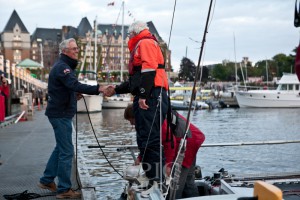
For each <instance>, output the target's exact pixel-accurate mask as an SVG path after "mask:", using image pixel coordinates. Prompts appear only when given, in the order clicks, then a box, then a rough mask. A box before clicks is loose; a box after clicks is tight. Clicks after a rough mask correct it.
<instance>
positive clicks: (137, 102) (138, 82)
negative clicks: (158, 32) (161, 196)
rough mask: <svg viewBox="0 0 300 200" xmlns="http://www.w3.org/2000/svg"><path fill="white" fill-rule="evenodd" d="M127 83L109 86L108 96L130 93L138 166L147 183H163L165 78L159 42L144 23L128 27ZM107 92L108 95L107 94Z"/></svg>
mask: <svg viewBox="0 0 300 200" xmlns="http://www.w3.org/2000/svg"><path fill="white" fill-rule="evenodd" d="M128 33H129V41H128V49H129V51H130V59H129V64H128V69H129V70H128V72H129V80H126V81H124V82H122V83H121V84H120V85H117V86H110V87H109V88H110V90H108V91H107V92H106V95H107V96H112V95H114V94H125V93H131V94H132V95H133V96H134V100H133V111H134V115H135V129H136V132H137V134H136V135H137V137H136V138H137V145H138V148H139V151H140V155H141V157H142V159H141V163H142V167H143V169H144V170H145V173H146V176H147V178H149V180H150V182H152V183H154V182H157V183H162V182H164V176H163V174H162V173H161V170H162V169H161V168H160V167H158V166H160V162H161V160H162V163H164V156H162V158H161V156H160V153H161V151H160V124H161V122H163V121H164V120H165V117H166V114H167V110H168V96H167V90H168V77H167V74H166V71H165V63H164V57H163V54H162V51H161V49H160V46H159V42H158V40H157V39H156V37H155V36H154V35H152V33H151V32H150V31H149V27H148V26H147V24H146V23H145V22H141V21H135V22H133V23H132V24H131V25H130V26H129V28H128ZM109 91H110V93H109V94H108V92H109Z"/></svg>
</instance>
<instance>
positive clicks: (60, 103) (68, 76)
mask: <svg viewBox="0 0 300 200" xmlns="http://www.w3.org/2000/svg"><path fill="white" fill-rule="evenodd" d="M76 66H77V61H76V60H74V59H72V58H70V57H68V56H66V55H64V54H61V56H60V59H59V60H58V61H57V62H56V63H55V64H54V66H53V68H52V70H51V72H50V75H49V80H48V95H49V96H48V104H47V108H46V113H45V114H46V115H47V116H48V117H54V118H72V117H73V116H74V115H75V113H76V110H77V100H76V92H78V93H83V94H94V95H98V94H99V92H98V90H99V85H97V86H90V85H86V84H82V83H80V82H79V81H78V80H77V77H76V73H75V68H76Z"/></svg>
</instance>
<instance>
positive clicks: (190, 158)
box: [162, 114, 205, 168]
mask: <svg viewBox="0 0 300 200" xmlns="http://www.w3.org/2000/svg"><path fill="white" fill-rule="evenodd" d="M178 115H179V117H180V118H182V119H184V120H186V119H185V118H184V117H183V116H182V115H180V114H178ZM190 130H191V133H192V137H191V138H187V139H186V140H187V143H186V151H185V156H184V159H183V162H182V166H184V167H186V168H189V167H190V166H191V165H192V164H193V162H194V160H195V157H196V155H197V152H198V149H199V148H200V147H201V145H202V143H203V142H204V140H205V135H204V134H203V133H202V131H200V130H199V129H198V128H197V127H196V126H194V125H193V124H192V123H191V124H190ZM166 133H167V120H165V121H164V123H163V125H162V144H163V145H164V152H165V157H166V164H168V165H169V164H171V163H172V162H173V161H174V160H175V158H176V154H177V152H178V148H179V144H180V140H181V138H176V137H175V136H173V137H174V138H173V139H174V148H172V147H171V142H170V141H166ZM170 134H171V133H170ZM171 135H172V134H171Z"/></svg>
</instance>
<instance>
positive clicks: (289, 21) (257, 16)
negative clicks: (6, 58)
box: [0, 0, 299, 70]
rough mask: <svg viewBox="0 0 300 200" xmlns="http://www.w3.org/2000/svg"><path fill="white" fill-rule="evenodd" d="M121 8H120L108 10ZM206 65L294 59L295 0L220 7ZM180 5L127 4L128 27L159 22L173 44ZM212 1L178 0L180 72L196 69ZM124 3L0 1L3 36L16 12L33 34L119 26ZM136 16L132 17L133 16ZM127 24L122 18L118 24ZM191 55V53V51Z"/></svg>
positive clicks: (227, 0) (168, 0) (166, 0)
mask: <svg viewBox="0 0 300 200" xmlns="http://www.w3.org/2000/svg"><path fill="white" fill-rule="evenodd" d="M111 2H115V4H114V6H107V4H108V3H111ZM214 2H215V4H214V6H213V11H212V13H213V15H212V18H211V22H210V26H209V30H208V34H207V38H206V42H205V50H204V54H203V57H202V62H204V64H205V63H220V62H222V60H224V59H227V60H231V61H234V60H235V54H234V35H235V47H236V60H237V61H241V60H242V57H249V60H250V61H252V62H254V63H255V62H257V61H260V60H264V59H271V58H272V57H273V56H274V55H276V54H278V53H284V54H287V55H288V54H291V53H292V50H293V49H294V48H295V47H296V46H298V43H299V30H298V29H297V28H295V27H294V25H293V19H294V7H295V0H217V1H214ZM174 3H175V0H151V1H149V0H126V1H125V19H124V21H125V24H126V25H129V24H131V23H132V22H133V20H134V19H135V20H142V21H153V23H154V25H155V27H156V29H157V31H158V32H159V34H160V36H161V37H162V38H163V40H164V41H165V42H166V43H168V41H169V33H170V28H171V20H172V14H173V9H174ZM209 3H210V0H177V4H176V10H175V18H174V24H173V31H172V35H171V41H170V44H169V45H170V50H171V51H172V65H173V68H174V69H175V70H178V69H179V64H180V61H181V59H182V58H183V56H185V55H186V52H187V57H188V58H190V59H191V60H192V61H193V62H194V63H195V64H196V65H197V63H198V58H199V53H200V48H199V47H200V46H201V43H198V42H197V41H199V42H200V41H202V38H203V32H204V26H205V22H206V17H207V13H208V8H209ZM121 4H122V0H115V1H114V0H60V1H58V0H51V1H50V0H48V1H47V0H46V1H44V0H43V1H36V0H0V31H1V32H2V31H3V29H4V27H5V25H6V23H7V21H8V19H9V17H10V16H11V14H12V12H13V10H14V9H15V10H16V11H17V13H18V14H19V16H20V18H21V19H22V21H23V23H24V25H25V26H26V28H27V29H28V31H29V32H30V34H32V33H33V32H34V30H35V29H36V27H38V28H61V27H62V25H70V26H74V27H77V26H78V25H79V22H80V20H81V19H82V18H83V17H87V18H88V19H89V21H90V23H91V24H93V20H94V19H95V18H96V16H97V20H98V23H103V24H110V23H115V22H116V21H117V17H118V13H119V11H120V8H121ZM129 13H131V16H129ZM121 22H122V20H121V18H119V20H118V24H121ZM186 50H187V51H186Z"/></svg>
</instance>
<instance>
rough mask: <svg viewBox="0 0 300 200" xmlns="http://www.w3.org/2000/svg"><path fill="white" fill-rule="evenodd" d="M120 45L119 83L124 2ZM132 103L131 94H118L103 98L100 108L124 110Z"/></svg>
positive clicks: (121, 75) (122, 58) (122, 49)
mask: <svg viewBox="0 0 300 200" xmlns="http://www.w3.org/2000/svg"><path fill="white" fill-rule="evenodd" d="M121 36H122V44H121V71H120V82H122V81H123V69H124V1H123V2H122V34H121ZM131 102H132V96H131V94H118V95H113V96H111V97H104V99H103V103H102V108H103V109H107V108H112V109H114V108H126V107H127V106H128V104H129V103H131Z"/></svg>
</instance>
